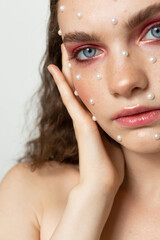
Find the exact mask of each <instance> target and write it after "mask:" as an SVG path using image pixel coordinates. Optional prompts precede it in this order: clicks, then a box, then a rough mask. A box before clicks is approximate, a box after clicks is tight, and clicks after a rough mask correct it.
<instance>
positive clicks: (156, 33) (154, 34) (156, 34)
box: [152, 26, 160, 38]
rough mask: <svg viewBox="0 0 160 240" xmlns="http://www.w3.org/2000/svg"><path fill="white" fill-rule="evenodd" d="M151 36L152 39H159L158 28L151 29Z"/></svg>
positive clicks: (159, 28) (159, 32)
mask: <svg viewBox="0 0 160 240" xmlns="http://www.w3.org/2000/svg"><path fill="white" fill-rule="evenodd" d="M152 34H153V36H154V37H159V38H160V26H158V27H155V28H153V29H152Z"/></svg>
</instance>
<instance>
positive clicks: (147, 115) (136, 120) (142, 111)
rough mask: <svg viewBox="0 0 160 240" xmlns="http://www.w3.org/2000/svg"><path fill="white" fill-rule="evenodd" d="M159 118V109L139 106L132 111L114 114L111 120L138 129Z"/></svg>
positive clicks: (125, 110)
mask: <svg viewBox="0 0 160 240" xmlns="http://www.w3.org/2000/svg"><path fill="white" fill-rule="evenodd" d="M159 118H160V107H159V108H158V107H156V108H153V107H152V108H151V107H145V106H140V107H137V108H134V109H124V110H122V111H120V112H118V113H116V114H115V115H114V116H113V117H112V120H115V121H116V122H117V123H118V124H120V125H122V126H126V127H138V126H143V125H147V124H150V123H152V122H154V121H156V120H157V119H159Z"/></svg>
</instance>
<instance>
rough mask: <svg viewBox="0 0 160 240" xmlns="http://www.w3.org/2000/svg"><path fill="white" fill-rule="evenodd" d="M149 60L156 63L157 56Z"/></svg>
mask: <svg viewBox="0 0 160 240" xmlns="http://www.w3.org/2000/svg"><path fill="white" fill-rule="evenodd" d="M149 61H150V62H151V63H155V62H157V58H155V57H150V59H149Z"/></svg>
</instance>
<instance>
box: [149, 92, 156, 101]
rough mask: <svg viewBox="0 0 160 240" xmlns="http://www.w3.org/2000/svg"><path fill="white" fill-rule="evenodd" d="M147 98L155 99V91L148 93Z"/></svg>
mask: <svg viewBox="0 0 160 240" xmlns="http://www.w3.org/2000/svg"><path fill="white" fill-rule="evenodd" d="M147 98H148V99H149V100H153V99H154V98H155V95H154V93H149V94H148V95H147Z"/></svg>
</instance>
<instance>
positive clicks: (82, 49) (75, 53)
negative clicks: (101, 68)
mask: <svg viewBox="0 0 160 240" xmlns="http://www.w3.org/2000/svg"><path fill="white" fill-rule="evenodd" d="M157 26H160V22H159V23H156V24H153V25H150V26H149V27H148V28H147V30H146V31H145V32H144V35H145V36H146V34H147V33H148V32H149V31H151V30H152V28H155V27H157ZM155 39H156V38H155ZM148 40H149V39H148ZM142 41H146V40H142ZM87 48H90V49H96V50H100V49H99V48H95V47H94V46H93V45H92V46H91V45H88V46H86V47H83V48H81V49H78V50H75V51H74V53H73V56H72V57H71V58H70V59H69V60H72V59H76V61H77V62H79V63H81V64H84V63H85V64H86V63H90V62H91V61H94V59H95V58H96V57H98V56H99V55H101V53H99V54H97V55H95V56H94V57H91V58H88V59H83V60H82V59H79V58H77V55H78V54H79V53H80V52H81V51H84V50H86V49H87ZM100 51H102V50H100Z"/></svg>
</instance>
